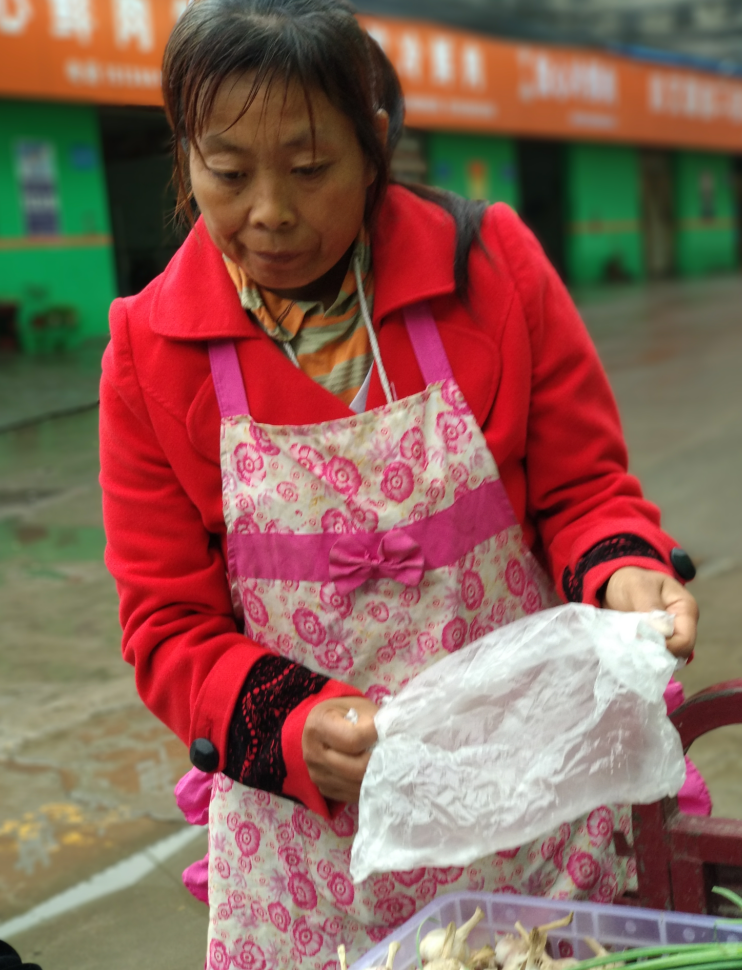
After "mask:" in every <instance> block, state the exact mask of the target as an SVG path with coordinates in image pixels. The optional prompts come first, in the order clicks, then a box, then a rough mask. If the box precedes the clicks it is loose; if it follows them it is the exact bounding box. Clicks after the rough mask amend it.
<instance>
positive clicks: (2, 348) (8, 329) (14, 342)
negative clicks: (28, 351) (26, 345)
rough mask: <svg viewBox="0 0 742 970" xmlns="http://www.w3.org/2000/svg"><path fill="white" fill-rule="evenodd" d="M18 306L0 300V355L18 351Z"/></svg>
mask: <svg viewBox="0 0 742 970" xmlns="http://www.w3.org/2000/svg"><path fill="white" fill-rule="evenodd" d="M17 324H18V304H17V303H9V302H7V301H4V300H0V354H1V353H3V352H8V351H10V352H12V351H15V350H18V349H19V345H18V328H17Z"/></svg>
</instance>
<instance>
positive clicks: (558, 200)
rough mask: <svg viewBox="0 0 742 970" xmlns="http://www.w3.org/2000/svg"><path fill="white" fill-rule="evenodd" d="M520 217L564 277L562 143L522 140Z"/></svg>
mask: <svg viewBox="0 0 742 970" xmlns="http://www.w3.org/2000/svg"><path fill="white" fill-rule="evenodd" d="M518 177H519V182H520V207H519V212H520V216H521V218H522V219H523V221H524V222H525V224H526V225H527V226H528V228H529V229H531V230H532V231H533V233H534V234H535V235H536V237H537V239H538V241H539V242H540V243H541V245H542V246H543V247H544V250H545V252H546V255H547V256H548V257H549V259H550V260H551V262H552V263H553V264H554V266H555V267H556V269H557V272H558V273H559V275H560V276H562V277H564V274H565V258H564V249H565V246H564V237H565V224H564V148H563V146H562V144H561V143H560V142H556V141H540V140H536V139H530V138H529V139H522V140H521V141H520V142H519V143H518Z"/></svg>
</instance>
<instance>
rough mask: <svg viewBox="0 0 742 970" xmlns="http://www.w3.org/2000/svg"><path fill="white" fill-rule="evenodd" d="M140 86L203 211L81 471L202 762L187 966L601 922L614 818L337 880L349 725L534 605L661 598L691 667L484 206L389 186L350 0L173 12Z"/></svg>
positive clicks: (123, 347)
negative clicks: (208, 782) (207, 801)
mask: <svg viewBox="0 0 742 970" xmlns="http://www.w3.org/2000/svg"><path fill="white" fill-rule="evenodd" d="M163 91H164V95H165V103H166V110H167V113H168V117H169V120H170V123H171V125H172V127H173V131H174V135H175V146H176V161H177V169H176V170H177V175H178V183H179V185H180V190H181V204H182V206H183V207H184V208H185V209H186V211H189V206H190V204H191V202H195V204H196V206H197V208H198V210H199V211H200V213H201V217H200V219H199V221H198V222H197V223H196V225H195V227H194V229H193V231H192V232H191V234H190V235H189V237H188V239H187V240H186V242H185V244H184V245H183V247H182V248H181V249H180V251H179V252H178V253H177V254H176V256H175V258H174V259H173V261H172V263H171V264H170V266H169V267H168V268H167V269H166V271H165V272H164V273H163V274H162V276H160V277H159V278H158V279H157V280H155V281H154V282H153V283H152V284H151V285H150V286H148V287H147V289H145V290H144V291H143V292H142V293H141V294H139V296H137V297H132V298H129V299H127V300H119V301H116V303H114V305H113V308H112V314H111V332H112V340H111V345H110V347H109V349H108V351H107V353H106V357H105V361H104V376H103V384H102V410H101V426H102V483H103V490H104V502H105V516H106V527H107V531H108V550H107V557H108V558H107V561H108V564H109V567H110V569H111V571H112V573H113V574H114V576H115V577H116V580H117V583H118V587H119V592H120V596H121V616H122V623H123V627H124V655H125V657H126V659H127V660H128V661H129V662H131V663H133V664H134V665H135V667H136V672H137V684H138V687H139V691H140V693H141V695H142V697H143V699H144V701H145V703H147V705H148V706H149V707H150V708H151V709H152V710H153V711H154V712H155V713H156V714H157V715H158V716H159V717H160V718H161V719H162V720H163V721H165V723H167V724H168V725H170V726H171V727H172V728H173V730H174V731H176V733H178V735H179V736H180V737H182V738H183V740H184V741H186V742H187V743H192V748H191V751H192V758H193V760H194V761H195V763H196V764H197V766H198V767H200V768H203V769H206V770H209V771H216V774H215V783H214V791H213V796H212V803H211V809H210V835H211V861H210V872H209V896H210V904H211V924H210V940H209V958H208V965H209V966H211V967H219V968H222V967H227V966H236V967H264V966H268V967H288V966H292V967H293V966H301V967H309V968H313V970H321V968H326V967H330V966H335V963H334V953H335V950H336V947H337V945H338V943H341V942H342V943H344V944H345V945H346V947H347V949H348V951H349V957H350V958H351V959H355V958H357V956H358V955H359V954H360V953H362V952H363V951H364V950H366V949H368V947H369V946H370V945H371V942H373V941H376V940H378V939H380V938H382V937H383V936H384V935H385V934H386V933H388V932H389V929H390V927H392V926H394V925H396V924H397V923H399V922H401V921H402V920H404V919H406V918H408V917H409V916H410V915H412V913H413V912H414V911H415V909H416V908H419V907H420V906H422V905H424V904H425V903H427V902H429V901H430V899H431V898H432V897H433V896H435V895H436V894H438V893H440V892H446V891H452V890H457V889H466V888H486V889H498V888H499V889H500V890H502V889H509V890H510V891H518V892H521V891H527V892H530V893H541V894H550V895H568V896H575V897H580V896H581V897H583V898H584V897H589V898H600V899H605V900H606V901H610V900H611V899H612V898H613V897H614V896H615V895H616V893H618V892H620V891H621V890H622V888H623V885H624V880H625V871H624V870H623V869H622V867H621V864H620V860H618V859H616V857H615V855H614V853H613V848H612V839H611V836H612V832H613V828H614V826H618V825H622V826H623V827H626V826H627V824H628V822H627V813H626V812H625V811H623V813H621V812H619V811H618V810H614V809H611V808H609V807H604V808H601V809H596V811H595V812H593V813H592V814H591V816H590V817H589V818H587V819H579V820H577V821H575V822H574V823H573V824H571V825H569V824H566V825H564V826H562V828H561V829H560V831H559V832H558V833H554V834H553V836H552V837H550V838H549V839H546V840H539V842H538V843H537V844H532V845H529V846H523V847H521V848H520V849H518V850H513V851H512V852H509V853H501V854H500V855H498V856H497V857H495V858H492V859H486V860H482V861H481V863H477V864H476V865H474V866H472V867H470V868H469V869H467V870H419V871H416V872H413V873H393V874H390V875H387V876H383V877H380V878H375V879H371V880H369V881H368V882H367V883H363V884H362V885H360V886H355V887H354V886H353V885H352V883H351V882H350V879H349V878H348V860H349V854H350V845H351V842H352V836H353V831H354V824H355V818H356V814H355V812H356V809H355V804H356V802H357V801H358V795H359V791H360V784H361V781H362V778H363V773H364V770H365V767H366V764H367V760H368V755H367V751H368V749H369V747H370V746H371V745H372V744H373V742H374V740H375V737H376V735H375V731H374V727H373V715H374V713H375V711H376V709H377V705H378V703H379V702H380V701H381V700H382V699H383V697H385V696H386V695H388V694H390V693H393V692H395V691H396V690H398V689H399V687H400V686H401V685H402V684H403V683H405V682H406V681H407V680H408V679H409V678H410V677H411V676H414V675H415V674H416V673H417V672H419V671H420V670H422V669H424V668H425V667H426V666H427V665H428V664H430V663H432V662H434V661H435V660H436V659H439V658H440V657H441V656H442V655H444V654H445V652H446V651H451V650H455V649H457V648H458V647H460V646H462V645H464V644H466V643H468V642H470V641H472V640H473V639H476V638H477V637H479V636H481V635H482V634H483V633H485V632H487V631H489V630H491V629H494V628H495V627H496V626H498V625H501V624H503V623H507V622H510V621H512V620H514V619H516V618H517V617H520V616H522V615H524V614H526V613H528V612H533V611H534V610H537V609H540V608H542V607H545V606H547V605H550V604H552V603H555V602H557V601H558V596H561V597H562V598H564V599H568V600H577V601H583V602H587V603H594V604H602V605H605V606H607V607H610V608H613V609H621V610H651V609H666V610H669V611H671V612H673V613H674V614H675V616H676V630H675V634H674V636H673V637H672V638H671V639H670V640H669V641H668V647H669V649H670V650H672V652H673V653H675V654H676V655H677V656H679V657H686V656H688V655H689V654H690V652H691V650H692V647H693V643H694V639H695V629H696V620H697V610H696V606H695V603H694V601H693V599H692V597H691V596H690V595H689V594H688V593H687V592H686V591H685V589H684V588H683V586H682V584H681V582H679V579H682V578H688V577H689V569H690V568H692V567H691V566H689V561H688V560H687V557H684V554H682V553H681V551H680V550H678V549H677V547H676V544H675V543H674V542H673V540H672V539H671V538H669V537H668V536H667V535H666V534H665V533H664V532H662V530H661V529H660V526H659V516H658V513H657V510H656V509H655V508H654V507H653V506H652V505H650V504H649V503H647V502H646V501H645V500H644V499H643V498H642V495H641V491H640V489H639V486H638V483H637V482H636V481H635V480H634V479H633V478H631V477H630V476H629V475H628V474H627V470H626V454H625V446H624V443H623V439H622V436H621V431H620V426H619V420H618V415H617V412H616V407H615V404H614V402H613V399H612V397H611V394H610V391H609V389H608V386H607V383H606V379H605V376H604V374H603V372H602V369H601V367H600V364H599V362H598V360H597V356H596V353H595V350H594V348H593V347H592V345H591V343H590V340H589V338H588V336H587V334H586V332H585V330H584V328H583V326H582V324H581V322H580V320H579V318H578V315H577V313H576V310H575V309H574V306H573V305H572V303H571V301H570V299H569V297H568V295H567V293H566V291H565V290H564V288H563V286H562V285H561V283H560V281H559V279H558V278H557V276H556V274H555V273H554V271H553V269H552V268H551V267H550V266H549V264H548V262H547V261H546V259H545V257H544V255H543V253H542V251H541V249H540V248H539V246H538V244H537V243H536V242H535V240H534V239H533V237H532V236H531V234H530V233H529V232H528V231H527V230H526V229H525V228H524V227H523V225H522V224H521V223H520V222H519V220H518V218H517V217H516V216H515V215H514V214H513V213H512V212H511V211H510V210H509V209H507V208H506V207H505V206H502V205H496V206H493V207H491V208H486V207H485V206H484V205H483V204H480V203H466V202H464V201H463V200H460V199H456V198H454V197H451V196H447V195H445V194H441V193H436V192H434V191H432V190H425V189H422V188H419V189H415V190H414V191H412V190H408V189H405V188H402V187H400V186H393V185H389V160H390V156H391V152H392V150H393V147H394V144H395V142H396V140H397V138H398V137H399V134H400V131H401V125H402V118H403V104H402V98H401V93H400V89H399V84H398V81H397V79H396V76H395V74H394V70H393V68H392V66H391V64H390V63H389V61H388V60H387V59H386V57H385V56H384V54H383V53H382V51H381V50H380V48H379V47H378V46H377V45H376V44H375V42H374V41H373V40H371V39H370V38H369V37H368V35H367V34H366V33H365V32H364V31H363V30H361V28H360V27H359V26H358V24H357V22H356V21H355V19H354V18H353V16H352V12H351V11H350V9H349V8H348V7H347V6H346V4H345V3H344V0H199V2H197V3H194V4H193V5H192V6H190V7H189V8H188V9H187V10H186V12H185V14H184V15H183V17H182V18H181V20H180V22H179V23H178V25H177V26H176V28H175V30H174V32H173V35H172V37H171V39H170V41H169V44H168V47H167V51H166V54H165V61H164V66H163ZM220 426H221V433H220V430H219V429H220ZM678 567H679V568H680V569H681V571H685V577H683V576H682V575H679V574H678V573H677V568H678ZM350 708H354V709H355V711H356V712H357V714H358V719H357V723H353V722H352V721H351V720H349V719H348V718H347V717H346V715H347V714H348V712H349V710H350Z"/></svg>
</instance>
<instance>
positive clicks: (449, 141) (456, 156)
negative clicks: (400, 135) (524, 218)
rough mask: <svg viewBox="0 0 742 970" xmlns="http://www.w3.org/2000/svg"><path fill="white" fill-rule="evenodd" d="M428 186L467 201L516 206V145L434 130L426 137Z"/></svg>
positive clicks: (477, 136) (503, 140)
mask: <svg viewBox="0 0 742 970" xmlns="http://www.w3.org/2000/svg"><path fill="white" fill-rule="evenodd" d="M427 142H428V145H427V148H428V172H429V181H430V183H431V185H437V186H438V187H439V188H442V189H448V190H449V191H451V192H456V193H457V194H458V195H463V196H465V197H466V198H468V199H487V200H488V201H489V202H507V204H508V205H510V206H512V207H513V208H514V209H516V208H517V207H518V202H519V196H518V179H517V168H516V157H515V143H514V142H513V140H512V139H510V138H493V137H490V136H489V135H468V134H460V133H458V132H456V133H449V132H440V131H433V132H430V133H429V134H428V139H427Z"/></svg>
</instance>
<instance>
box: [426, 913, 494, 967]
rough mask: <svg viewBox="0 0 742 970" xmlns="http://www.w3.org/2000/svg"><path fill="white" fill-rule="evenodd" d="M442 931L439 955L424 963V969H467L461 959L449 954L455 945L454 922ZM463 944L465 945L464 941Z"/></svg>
mask: <svg viewBox="0 0 742 970" xmlns="http://www.w3.org/2000/svg"><path fill="white" fill-rule="evenodd" d="M475 915H476V914H475ZM480 919H481V917H480ZM477 922H479V920H477ZM466 925H467V924H466V923H465V924H464V926H462V927H461V929H464V928H465V927H466ZM470 929H471V927H470ZM443 932H444V936H443V944H442V946H441V950H440V954H439V956H437V957H435V959H433V960H431V961H430V963H426V964H425V970H468V968H467V966H466V964H464V963H462V962H461V960H459V959H457V958H456V957H454V956H452V955H451V952H452V950H453V948H454V947H455V946H456V935H457V932H458V931H457V929H456V924H455V923H449V924H448V926H447V927H446V929H445V930H444V931H443ZM468 932H469V930H467V933H468ZM463 945H464V946H466V943H464V944H463ZM466 949H467V951H468V949H469V947H468V946H467V947H466ZM421 950H422V945H421Z"/></svg>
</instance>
